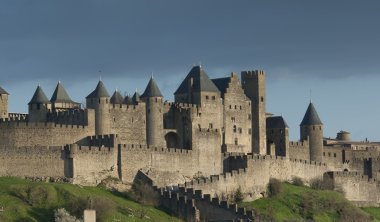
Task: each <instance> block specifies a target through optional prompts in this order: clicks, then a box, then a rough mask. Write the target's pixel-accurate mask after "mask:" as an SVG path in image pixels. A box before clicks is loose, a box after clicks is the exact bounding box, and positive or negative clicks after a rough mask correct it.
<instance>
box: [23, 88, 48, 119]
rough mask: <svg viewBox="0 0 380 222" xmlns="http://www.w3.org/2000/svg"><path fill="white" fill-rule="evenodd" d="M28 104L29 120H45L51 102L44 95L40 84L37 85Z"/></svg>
mask: <svg viewBox="0 0 380 222" xmlns="http://www.w3.org/2000/svg"><path fill="white" fill-rule="evenodd" d="M28 105H29V117H28V120H29V122H45V121H46V120H47V113H48V112H49V111H50V110H51V102H50V101H49V99H48V98H47V97H46V95H45V93H44V91H43V90H42V88H41V86H38V87H37V89H36V91H35V92H34V95H33V97H32V99H31V100H30V102H29V103H28Z"/></svg>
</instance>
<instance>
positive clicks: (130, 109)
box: [110, 103, 145, 111]
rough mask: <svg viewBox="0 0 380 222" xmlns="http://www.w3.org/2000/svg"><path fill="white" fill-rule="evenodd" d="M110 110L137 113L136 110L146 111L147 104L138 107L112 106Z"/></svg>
mask: <svg viewBox="0 0 380 222" xmlns="http://www.w3.org/2000/svg"><path fill="white" fill-rule="evenodd" d="M110 109H112V110H121V111H135V110H142V109H144V110H145V103H139V104H137V105H128V104H110Z"/></svg>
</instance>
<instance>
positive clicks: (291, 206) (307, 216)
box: [240, 183, 380, 222]
mask: <svg viewBox="0 0 380 222" xmlns="http://www.w3.org/2000/svg"><path fill="white" fill-rule="evenodd" d="M281 187H282V189H281V192H279V194H278V195H276V196H274V197H271V198H262V199H259V200H256V201H253V202H246V203H241V204H240V205H241V206H244V207H248V208H254V209H255V210H256V212H257V213H258V214H259V215H261V217H262V218H266V219H274V220H275V221H305V220H312V221H363V222H364V221H377V220H376V219H378V218H379V216H380V209H378V208H365V209H359V208H357V207H355V206H353V205H352V204H351V203H350V202H349V201H348V200H346V199H345V198H344V197H343V195H342V194H341V193H338V192H334V191H328V190H313V189H311V188H308V187H305V186H295V185H292V184H289V183H282V186H281Z"/></svg>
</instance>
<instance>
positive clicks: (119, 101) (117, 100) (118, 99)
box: [110, 90, 123, 104]
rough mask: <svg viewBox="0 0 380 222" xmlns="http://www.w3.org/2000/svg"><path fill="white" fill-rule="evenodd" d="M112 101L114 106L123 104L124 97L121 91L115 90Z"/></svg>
mask: <svg viewBox="0 0 380 222" xmlns="http://www.w3.org/2000/svg"><path fill="white" fill-rule="evenodd" d="M110 101H111V103H112V104H123V97H122V96H121V94H120V93H119V91H117V90H115V92H114V93H113V95H112V97H111V99H110Z"/></svg>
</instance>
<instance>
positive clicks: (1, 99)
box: [0, 87, 9, 119]
mask: <svg viewBox="0 0 380 222" xmlns="http://www.w3.org/2000/svg"><path fill="white" fill-rule="evenodd" d="M8 95H9V94H8V93H7V91H5V90H4V89H3V88H1V87H0V119H2V118H8Z"/></svg>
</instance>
